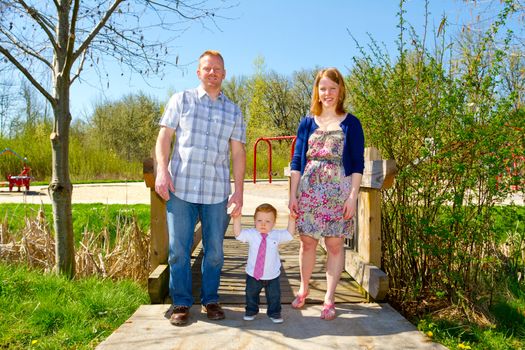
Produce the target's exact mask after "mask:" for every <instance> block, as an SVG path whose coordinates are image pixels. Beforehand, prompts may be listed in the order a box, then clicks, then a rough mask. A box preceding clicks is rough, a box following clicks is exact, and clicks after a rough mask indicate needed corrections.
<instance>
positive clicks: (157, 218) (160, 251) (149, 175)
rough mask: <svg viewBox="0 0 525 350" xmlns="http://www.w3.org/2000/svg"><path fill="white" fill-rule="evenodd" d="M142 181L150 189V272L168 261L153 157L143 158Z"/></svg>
mask: <svg viewBox="0 0 525 350" xmlns="http://www.w3.org/2000/svg"><path fill="white" fill-rule="evenodd" d="M143 170H144V181H145V182H146V186H147V187H148V188H149V189H150V201H151V207H150V216H151V238H150V272H151V271H154V270H155V269H156V268H157V266H159V265H160V264H167V263H168V227H167V224H166V202H165V201H164V200H163V199H162V198H160V196H159V195H158V194H157V192H155V164H154V160H153V158H148V159H146V160H144V163H143Z"/></svg>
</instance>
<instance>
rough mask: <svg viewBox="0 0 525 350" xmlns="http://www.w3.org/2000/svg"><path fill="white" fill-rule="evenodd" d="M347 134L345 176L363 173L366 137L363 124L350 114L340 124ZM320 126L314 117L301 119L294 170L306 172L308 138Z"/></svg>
mask: <svg viewBox="0 0 525 350" xmlns="http://www.w3.org/2000/svg"><path fill="white" fill-rule="evenodd" d="M339 125H340V126H341V129H342V130H343V133H344V134H345V141H344V148H343V167H344V169H345V176H350V175H351V174H353V173H360V174H362V173H363V170H364V168H365V158H364V151H365V136H364V134H363V128H362V127H361V122H360V121H359V119H357V117H356V116H354V115H352V114H350V113H348V114H347V115H346V118H345V119H344V120H343V121H342V122H341V123H340V124H339ZM318 127H319V126H318V125H317V124H316V122H315V119H314V117H313V116H306V117H304V118H302V119H301V122H300V123H299V128H298V130H297V139H296V141H295V149H294V154H293V157H292V162H291V164H290V167H291V169H292V170H297V171H300V172H301V175H302V174H303V172H304V167H305V166H306V152H307V151H308V138H309V137H310V135H312V133H313V132H314V130H315V129H317V128H318Z"/></svg>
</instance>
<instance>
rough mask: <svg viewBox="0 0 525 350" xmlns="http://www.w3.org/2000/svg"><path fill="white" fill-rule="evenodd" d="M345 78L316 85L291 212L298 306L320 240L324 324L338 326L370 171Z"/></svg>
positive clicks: (330, 71)
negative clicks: (342, 283)
mask: <svg viewBox="0 0 525 350" xmlns="http://www.w3.org/2000/svg"><path fill="white" fill-rule="evenodd" d="M345 97H346V93H345V85H344V78H343V76H342V75H341V73H340V72H339V71H338V70H337V69H335V68H327V69H323V70H321V71H320V72H319V73H318V74H317V76H316V78H315V83H314V88H313V92H312V102H311V107H310V112H311V115H308V116H306V117H304V118H303V119H302V120H301V123H300V124H299V129H298V131H297V140H296V144H295V151H294V155H293V158H292V163H291V170H292V172H291V192H290V202H289V209H290V212H291V213H292V214H295V215H297V227H296V230H297V233H298V234H299V235H300V239H301V248H300V251H299V261H300V262H299V265H300V269H301V285H300V288H299V291H298V293H297V295H296V298H295V300H294V301H293V302H292V307H293V308H296V309H299V308H302V307H303V306H304V304H305V300H306V297H307V296H308V291H309V289H308V285H309V282H310V277H311V276H312V270H313V268H314V265H315V259H316V249H317V244H318V242H319V239H321V238H324V242H325V245H326V249H327V255H328V256H327V261H326V284H327V290H326V294H325V297H324V304H323V309H322V312H321V318H322V319H325V320H333V319H334V318H335V317H336V312H335V305H334V301H335V295H334V294H335V289H336V286H337V283H338V282H339V278H340V276H341V272H342V270H343V267H344V249H343V242H344V238H346V237H348V236H349V235H350V234H351V233H352V232H353V225H354V220H353V218H354V215H355V213H356V206H357V195H358V193H359V186H360V185H361V178H362V174H363V169H364V156H363V153H364V136H363V129H362V127H361V123H360V122H359V120H358V119H357V118H356V117H355V116H353V115H352V114H350V113H347V112H346V110H345V108H344V101H345Z"/></svg>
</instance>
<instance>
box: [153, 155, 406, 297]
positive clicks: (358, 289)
mask: <svg viewBox="0 0 525 350" xmlns="http://www.w3.org/2000/svg"><path fill="white" fill-rule="evenodd" d="M154 166H155V164H154V161H153V159H149V160H146V161H145V162H144V180H145V182H146V185H147V186H148V187H149V188H150V189H151V255H150V265H151V270H152V273H151V275H150V277H149V280H148V291H149V294H150V298H151V302H152V304H170V299H169V295H168V282H169V267H168V265H167V260H168V233H167V227H166V206H165V202H164V201H163V200H162V199H161V198H160V197H159V196H158V195H157V193H156V192H155V176H154V172H155V169H154ZM395 173H396V167H395V162H394V161H392V160H382V159H381V158H380V155H379V152H378V150H377V149H374V148H367V149H366V150H365V171H364V174H363V180H362V184H361V191H360V196H359V200H358V203H359V204H358V215H357V216H358V217H357V223H358V225H357V231H356V232H354V235H353V238H352V239H350V240H347V246H346V248H345V259H346V260H345V270H346V272H345V273H343V276H342V279H341V282H340V283H339V285H338V288H337V290H336V302H359V301H364V300H370V299H372V300H375V301H380V300H382V299H383V298H384V297H385V295H386V293H387V291H388V277H387V276H386V274H385V273H384V272H383V271H381V270H380V268H379V266H380V263H381V192H380V190H381V189H385V188H389V187H390V186H392V184H393V181H394V176H395ZM268 196H271V193H269V194H268ZM249 214H250V215H247V216H244V217H243V224H246V225H252V224H253V220H252V216H251V214H252V213H249ZM278 225H280V226H281V227H285V225H286V223H284V222H279V221H278ZM200 241H201V230H200V226H199V225H198V226H197V228H196V230H195V243H194V247H193V253H192V257H193V258H192V262H193V268H194V273H193V283H194V288H193V290H194V291H195V292H196V293H198V292H199V290H200V288H199V286H200V278H201V275H200V259H201V256H200ZM321 243H322V242H321ZM321 246H322V244H321ZM318 249H322V248H318ZM280 252H281V258H282V264H283V274H282V276H281V277H282V278H281V291H282V302H283V304H286V303H291V302H292V300H293V298H294V295H295V293H297V291H298V289H299V282H300V272H299V258H298V253H299V240H298V239H295V240H294V241H292V242H291V243H289V244H285V245H283V246H282V248H281V250H280ZM319 253H320V254H318V256H321V257H322V256H323V254H322V252H319ZM224 255H225V256H224V268H223V273H222V276H221V286H220V290H219V295H220V302H221V303H223V304H227V303H232V304H239V303H243V302H244V281H245V272H244V267H245V263H246V258H247V247H246V246H245V245H244V244H242V243H239V242H237V241H236V240H235V238H234V237H233V234H232V232H231V228H230V229H229V230H228V231H227V233H226V237H225V241H224ZM324 262H325V259H324V258H319V259H318V261H317V265H316V267H315V269H314V274H313V275H312V282H311V283H312V285H311V286H310V296H309V298H310V299H309V300H308V302H314V303H316V302H317V303H322V301H323V297H324V291H325V290H326V289H325V288H326V286H325V285H324V283H325V277H324ZM195 300H199V296H198V295H195ZM264 301H265V300H264V298H263V300H262V302H264Z"/></svg>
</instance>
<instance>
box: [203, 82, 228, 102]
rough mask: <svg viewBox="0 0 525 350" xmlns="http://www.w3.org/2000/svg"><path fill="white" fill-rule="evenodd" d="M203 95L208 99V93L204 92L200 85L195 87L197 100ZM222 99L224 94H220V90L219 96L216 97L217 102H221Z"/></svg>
mask: <svg viewBox="0 0 525 350" xmlns="http://www.w3.org/2000/svg"><path fill="white" fill-rule="evenodd" d="M205 95H206V96H208V97H209V95H208V93H207V92H206V90H204V88H203V87H202V85H199V86H198V87H197V96H198V97H199V100H200V99H202V98H203V97H204V96H205ZM223 98H224V94H223V93H222V90H221V92H219V96H217V100H219V101H222V99H223Z"/></svg>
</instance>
